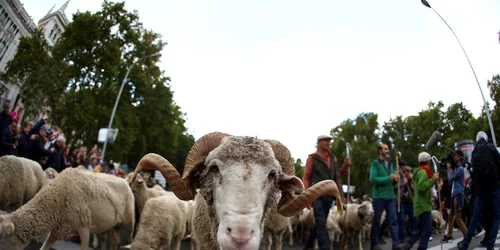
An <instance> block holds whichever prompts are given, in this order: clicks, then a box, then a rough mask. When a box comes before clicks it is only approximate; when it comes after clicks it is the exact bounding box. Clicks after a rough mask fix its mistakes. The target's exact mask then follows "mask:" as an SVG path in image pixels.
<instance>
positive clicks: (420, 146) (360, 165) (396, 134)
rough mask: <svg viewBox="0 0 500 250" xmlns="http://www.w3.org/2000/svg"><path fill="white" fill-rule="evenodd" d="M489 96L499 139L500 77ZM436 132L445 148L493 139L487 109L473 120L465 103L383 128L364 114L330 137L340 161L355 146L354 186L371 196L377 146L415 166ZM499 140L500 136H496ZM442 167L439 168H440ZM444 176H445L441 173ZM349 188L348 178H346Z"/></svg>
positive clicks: (433, 108)
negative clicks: (478, 137)
mask: <svg viewBox="0 0 500 250" xmlns="http://www.w3.org/2000/svg"><path fill="white" fill-rule="evenodd" d="M488 88H489V90H490V96H491V98H492V99H493V100H494V103H495V106H494V108H493V110H492V115H491V116H492V121H493V124H494V125H496V126H495V134H496V135H498V134H499V133H500V130H499V129H498V128H499V126H498V124H500V75H495V76H493V78H492V80H490V81H488ZM435 130H439V131H440V132H441V134H442V138H441V142H442V144H443V145H444V146H447V147H448V148H451V149H454V148H455V143H457V142H459V141H461V140H464V139H470V140H475V136H476V133H477V132H478V131H481V130H482V131H485V132H486V133H488V134H489V135H490V136H491V134H490V129H489V126H488V121H487V118H486V113H485V112H484V109H483V111H482V113H481V114H480V115H479V116H474V114H472V112H471V111H469V110H468V109H467V108H466V107H465V105H464V104H463V103H461V102H460V103H454V104H451V105H450V106H448V107H445V105H444V103H443V102H441V101H439V102H429V104H428V106H427V107H426V108H425V109H423V110H421V111H420V112H418V113H417V114H415V115H410V116H408V117H403V116H395V117H393V118H391V119H390V120H389V121H385V122H384V123H383V124H380V125H379V123H378V122H377V115H376V114H374V113H362V114H360V115H358V117H357V118H356V119H354V120H352V119H347V120H345V121H343V122H341V124H340V125H338V126H336V127H334V128H333V129H332V131H331V133H332V134H333V135H335V136H337V138H338V139H336V140H334V142H333V143H332V152H334V153H335V154H336V155H337V157H339V156H340V157H339V159H343V157H345V156H346V155H345V152H346V146H345V145H346V142H349V143H350V144H351V145H352V151H351V158H352V167H351V185H355V186H356V187H357V194H358V195H362V194H370V195H371V185H370V184H369V182H368V181H367V179H368V176H369V167H370V163H371V162H372V161H373V160H374V159H376V157H378V155H377V151H376V148H377V145H378V144H379V143H381V142H384V143H386V144H388V145H389V148H390V149H391V158H392V160H393V161H394V160H395V157H396V152H398V151H399V152H401V154H402V157H401V159H402V160H405V161H406V162H408V163H409V164H410V165H412V166H416V165H417V164H418V163H417V156H418V154H419V153H420V152H422V151H427V150H426V149H425V143H426V142H427V140H428V139H429V137H430V136H431V135H432V133H433V132H434V131H435ZM497 138H498V136H497ZM429 153H430V154H431V155H434V156H436V157H437V158H438V159H440V158H441V157H444V156H446V155H448V154H449V153H450V152H449V151H447V150H446V149H444V148H442V147H437V146H436V147H434V148H432V149H431V150H430V151H429ZM438 167H439V166H438ZM442 175H443V176H444V172H442ZM343 181H344V184H346V183H347V182H346V178H344V180H343Z"/></svg>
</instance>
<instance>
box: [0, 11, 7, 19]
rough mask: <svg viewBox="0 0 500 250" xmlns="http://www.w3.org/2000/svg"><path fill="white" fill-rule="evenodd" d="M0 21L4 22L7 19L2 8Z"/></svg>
mask: <svg viewBox="0 0 500 250" xmlns="http://www.w3.org/2000/svg"><path fill="white" fill-rule="evenodd" d="M0 19H1V20H2V21H5V20H6V19H7V12H5V10H4V9H3V8H1V9H0Z"/></svg>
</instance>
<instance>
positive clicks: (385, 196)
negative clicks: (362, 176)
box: [370, 143, 401, 250]
mask: <svg viewBox="0 0 500 250" xmlns="http://www.w3.org/2000/svg"><path fill="white" fill-rule="evenodd" d="M377 151H378V158H377V159H376V160H374V161H373V162H372V164H371V166H370V183H371V184H372V198H373V211H374V214H373V220H372V228H371V250H379V249H382V248H381V247H380V246H379V242H378V239H379V236H380V218H381V216H382V213H383V211H384V210H385V212H386V217H385V218H386V219H387V221H388V223H389V226H390V228H391V236H392V249H393V250H400V249H401V244H400V243H401V242H400V241H399V226H398V221H397V217H396V215H397V213H396V194H394V187H396V185H397V183H398V182H399V175H398V174H396V168H395V167H394V164H393V163H392V161H391V160H390V158H389V152H390V151H389V147H388V146H387V144H385V143H382V144H380V145H379V146H378V147H377Z"/></svg>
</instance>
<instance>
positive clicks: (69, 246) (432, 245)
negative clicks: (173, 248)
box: [26, 231, 500, 250]
mask: <svg viewBox="0 0 500 250" xmlns="http://www.w3.org/2000/svg"><path fill="white" fill-rule="evenodd" d="M433 237H434V239H433V240H432V241H430V242H429V245H428V248H427V249H428V250H441V245H440V239H441V238H442V236H439V235H433ZM483 237H484V231H483V232H481V233H480V234H479V235H478V236H477V237H476V238H474V239H473V240H472V242H471V244H470V247H469V249H477V250H482V249H486V248H484V247H480V245H479V242H480V241H481V240H482V239H483ZM453 238H454V239H455V240H454V241H453V242H452V243H444V244H443V248H442V249H443V250H448V249H450V250H457V243H458V242H459V241H461V240H462V239H463V238H462V233H461V232H460V231H456V232H453ZM385 240H386V242H387V244H385V245H381V247H382V249H383V250H391V249H392V246H391V243H390V242H391V240H390V238H386V239H385ZM294 242H297V241H296V240H295V241H294ZM40 247H41V244H38V245H35V244H30V245H29V246H28V247H27V248H26V249H27V250H38V249H40ZM303 247H304V246H303V245H295V246H294V247H290V246H288V237H286V236H285V240H284V244H283V250H302V249H303ZM337 247H338V246H337ZM337 247H336V248H337ZM499 247H500V234H499V235H497V240H496V242H495V249H498V248H499ZM416 248H417V246H416V245H415V246H414V247H413V249H416ZM90 249H93V248H90ZM98 249H100V248H98ZM190 249H191V245H190V243H189V240H184V241H183V242H182V246H181V250H190ZM355 249H357V248H356V247H350V248H349V250H355ZM363 249H366V250H369V249H370V243H369V242H365V244H364V245H363ZM50 250H80V245H79V244H76V243H73V242H69V241H57V242H56V243H55V244H54V245H53V246H52V248H51V249H50Z"/></svg>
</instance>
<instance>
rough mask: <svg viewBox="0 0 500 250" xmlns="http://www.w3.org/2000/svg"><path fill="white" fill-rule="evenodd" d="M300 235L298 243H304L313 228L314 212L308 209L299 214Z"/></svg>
mask: <svg viewBox="0 0 500 250" xmlns="http://www.w3.org/2000/svg"><path fill="white" fill-rule="evenodd" d="M299 223H300V229H301V230H300V233H299V242H300V243H305V242H306V241H307V238H306V237H307V236H308V235H309V234H310V233H311V230H313V228H314V224H315V221H314V210H312V209H310V208H304V209H303V210H302V212H301V213H300V222H299Z"/></svg>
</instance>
